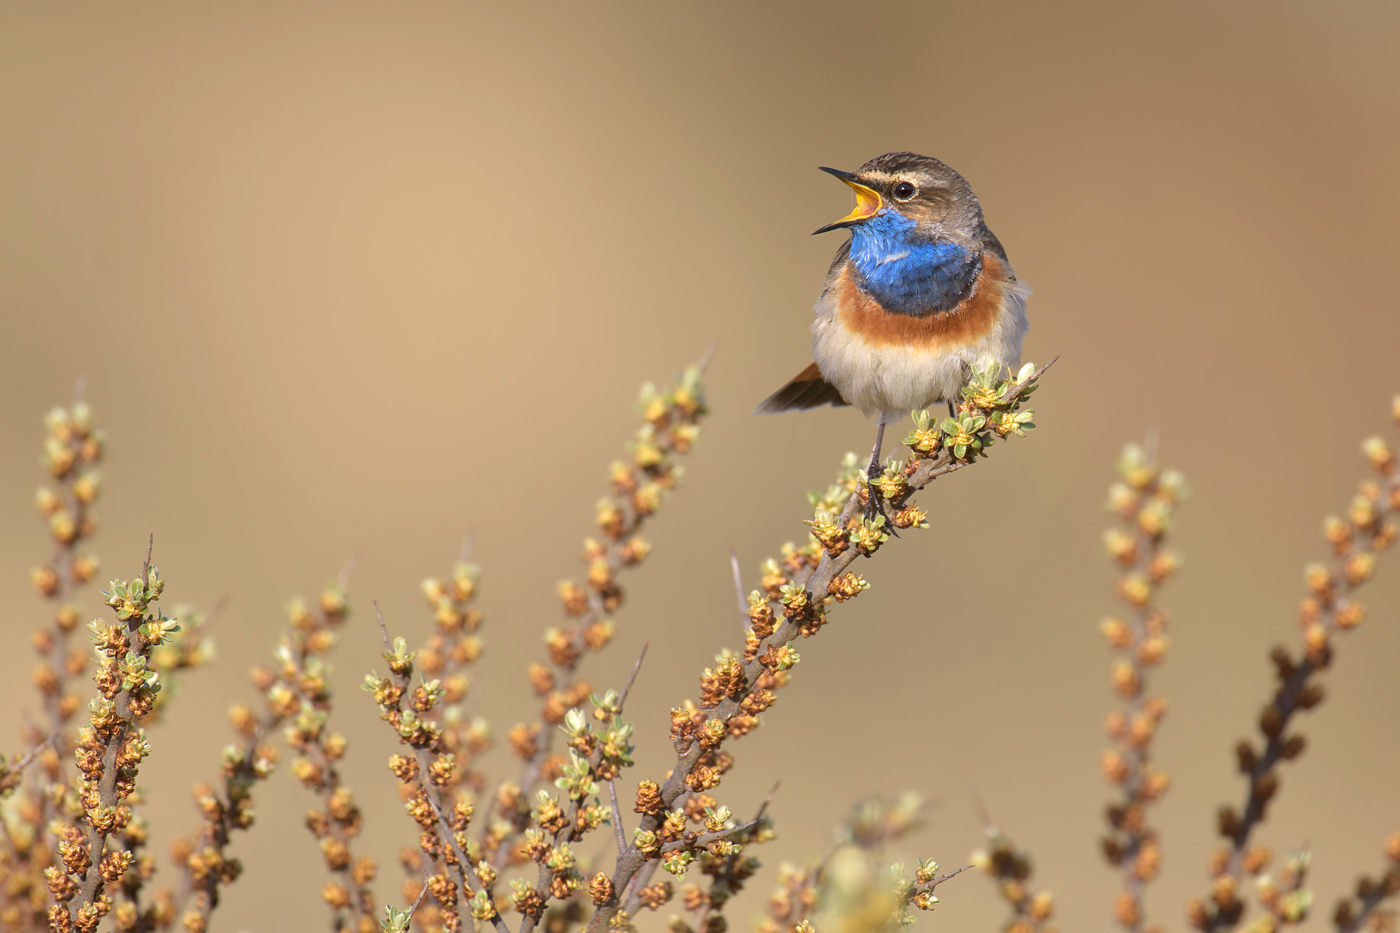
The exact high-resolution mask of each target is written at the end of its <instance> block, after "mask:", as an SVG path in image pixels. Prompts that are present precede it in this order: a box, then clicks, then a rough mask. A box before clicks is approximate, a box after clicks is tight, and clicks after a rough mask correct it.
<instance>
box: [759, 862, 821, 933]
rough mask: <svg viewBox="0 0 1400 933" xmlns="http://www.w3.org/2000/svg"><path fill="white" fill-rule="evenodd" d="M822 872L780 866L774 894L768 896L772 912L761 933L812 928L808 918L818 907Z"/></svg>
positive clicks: (788, 932)
mask: <svg viewBox="0 0 1400 933" xmlns="http://www.w3.org/2000/svg"><path fill="white" fill-rule="evenodd" d="M819 874H820V872H819V870H817V869H801V868H797V867H796V866H794V865H789V864H787V863H784V864H781V865H779V866H778V877H777V880H776V882H775V884H774V887H773V893H772V894H771V895H769V897H768V913H767V916H765V917H764V918H763V919H762V920H760V921H759V924H758V933H801V931H804V930H806V929H809V928H811V925H812V924H811V921H810V920H808V919H807V918H808V916H809V915H810V914H811V913H812V912H813V911H814V910H815V909H816V906H817V878H818V876H819Z"/></svg>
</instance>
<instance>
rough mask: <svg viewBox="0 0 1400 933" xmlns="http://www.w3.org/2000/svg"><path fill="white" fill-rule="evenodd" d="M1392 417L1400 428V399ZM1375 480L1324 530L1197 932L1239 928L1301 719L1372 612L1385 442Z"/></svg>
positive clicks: (1386, 528) (1388, 526)
mask: <svg viewBox="0 0 1400 933" xmlns="http://www.w3.org/2000/svg"><path fill="white" fill-rule="evenodd" d="M1393 415H1394V417H1395V420H1396V422H1397V425H1400V398H1397V399H1396V404H1395V406H1394V411H1393ZM1362 453H1363V454H1364V455H1365V456H1366V459H1367V461H1368V464H1369V465H1370V468H1371V473H1372V475H1371V477H1370V478H1369V479H1367V480H1365V481H1363V482H1362V483H1361V485H1360V488H1359V489H1358V490H1357V494H1356V496H1355V498H1353V499H1352V502H1351V506H1350V507H1349V508H1348V509H1347V512H1346V515H1345V517H1338V516H1332V517H1329V518H1328V519H1327V520H1326V521H1325V522H1324V523H1323V535H1324V536H1325V537H1326V539H1327V542H1328V544H1329V545H1331V548H1332V561H1331V564H1330V565H1323V564H1312V565H1309V566H1308V567H1307V568H1305V570H1304V573H1303V579H1304V584H1305V586H1306V588H1307V595H1306V596H1305V597H1304V598H1303V601H1302V605H1301V607H1300V609H1299V613H1298V624H1299V627H1300V628H1301V629H1302V635H1303V638H1302V640H1303V645H1302V648H1301V650H1299V651H1298V652H1297V653H1296V654H1295V653H1293V652H1290V651H1289V650H1288V649H1287V648H1285V647H1283V646H1282V645H1279V646H1276V647H1275V648H1274V649H1273V650H1272V651H1271V653H1270V660H1271V661H1272V662H1273V666H1274V673H1275V677H1276V683H1277V686H1276V687H1275V690H1274V694H1273V696H1272V697H1271V698H1270V700H1269V702H1268V703H1267V704H1266V705H1265V706H1264V709H1263V711H1262V712H1261V713H1260V714H1259V733H1260V741H1259V742H1258V743H1256V742H1251V741H1249V740H1247V739H1246V740H1242V741H1240V742H1239V744H1238V745H1237V746H1236V747H1235V758H1236V761H1237V764H1238V767H1239V771H1240V773H1241V774H1243V775H1244V777H1245V779H1246V781H1247V782H1248V786H1247V788H1246V793H1245V800H1244V804H1243V806H1242V807H1240V808H1238V809H1236V808H1235V807H1231V806H1224V807H1221V808H1220V810H1219V812H1218V814H1217V819H1216V826H1217V830H1218V832H1219V834H1220V835H1221V837H1222V838H1223V839H1224V841H1225V848H1224V849H1223V850H1222V851H1223V852H1225V853H1226V854H1225V856H1224V857H1223V858H1222V857H1220V856H1219V854H1218V853H1217V856H1216V857H1215V859H1214V860H1213V862H1212V870H1213V872H1216V873H1214V875H1213V877H1214V880H1213V881H1212V889H1211V896H1210V897H1209V899H1197V900H1193V901H1191V903H1190V904H1189V906H1188V918H1189V919H1190V922H1191V924H1192V925H1193V926H1194V927H1196V928H1197V929H1200V930H1204V931H1211V933H1214V931H1216V930H1220V929H1224V928H1226V927H1234V926H1237V925H1238V923H1239V921H1240V918H1241V917H1242V916H1243V914H1244V910H1245V905H1244V901H1243V899H1242V897H1241V894H1240V892H1239V888H1240V887H1241V884H1242V882H1243V879H1244V876H1245V874H1246V873H1248V871H1249V869H1248V860H1249V857H1250V855H1251V854H1252V853H1253V852H1256V851H1259V850H1258V849H1255V848H1251V838H1252V835H1253V832H1254V829H1255V827H1257V826H1258V825H1259V824H1260V823H1262V822H1263V821H1264V819H1265V818H1266V816H1267V814H1268V808H1269V805H1270V804H1271V803H1272V801H1273V800H1274V798H1275V797H1276V796H1277V794H1278V791H1279V786H1280V780H1279V771H1278V768H1279V765H1280V764H1282V763H1283V762H1285V761H1291V760H1292V759H1295V758H1297V757H1298V756H1299V755H1301V754H1302V753H1303V750H1304V748H1305V747H1306V743H1305V740H1304V738H1303V736H1302V735H1301V734H1300V733H1299V732H1297V731H1296V729H1294V728H1293V725H1294V717H1295V716H1296V715H1297V714H1298V713H1299V712H1300V711H1304V710H1310V709H1313V708H1314V707H1316V706H1317V705H1318V704H1320V703H1321V702H1322V700H1323V698H1324V696H1325V694H1324V692H1323V688H1322V685H1321V684H1320V683H1319V682H1318V681H1317V676H1318V675H1319V674H1320V673H1321V672H1322V671H1324V670H1326V669H1327V668H1328V667H1329V666H1330V665H1331V663H1332V656H1333V650H1334V648H1333V640H1334V638H1335V636H1337V635H1338V634H1341V633H1344V632H1347V631H1350V630H1351V629H1354V628H1356V627H1357V626H1358V625H1360V624H1361V622H1362V620H1363V618H1364V617H1365V609H1364V607H1363V606H1362V604H1361V603H1359V602H1357V601H1356V600H1355V599H1354V598H1353V594H1354V593H1355V591H1356V590H1357V589H1358V588H1359V587H1361V586H1363V585H1364V584H1365V583H1366V582H1367V581H1368V580H1370V579H1371V576H1372V575H1373V573H1374V572H1375V568H1376V564H1377V557H1378V555H1379V553H1380V552H1381V551H1383V550H1385V549H1387V548H1389V547H1390V546H1391V545H1392V544H1394V543H1395V540H1396V538H1397V537H1400V514H1397V513H1400V473H1397V470H1396V456H1395V453H1394V451H1393V450H1392V449H1391V447H1390V446H1389V445H1388V444H1387V443H1386V442H1385V441H1383V440H1382V439H1381V438H1379V437H1373V438H1370V439H1368V440H1367V441H1366V442H1365V443H1364V444H1362Z"/></svg>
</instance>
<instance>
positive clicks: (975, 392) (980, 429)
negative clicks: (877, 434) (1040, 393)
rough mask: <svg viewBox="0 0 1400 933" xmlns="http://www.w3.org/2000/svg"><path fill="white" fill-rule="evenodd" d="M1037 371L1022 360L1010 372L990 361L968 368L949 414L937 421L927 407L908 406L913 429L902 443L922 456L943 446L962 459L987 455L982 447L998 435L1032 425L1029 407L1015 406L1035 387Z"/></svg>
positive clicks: (1016, 432) (1029, 428)
mask: <svg viewBox="0 0 1400 933" xmlns="http://www.w3.org/2000/svg"><path fill="white" fill-rule="evenodd" d="M1039 372H1040V371H1038V370H1037V369H1036V366H1035V364H1034V363H1027V364H1026V365H1024V366H1022V367H1021V369H1020V371H1019V372H1018V373H1016V374H1015V376H1012V375H1011V371H1010V370H1009V369H1004V368H1003V367H1002V365H1001V364H1000V363H998V362H995V361H993V362H990V363H988V364H987V365H986V366H984V367H977V368H974V369H973V371H972V374H971V379H970V381H969V382H968V384H967V385H966V386H964V387H963V389H962V393H961V395H962V397H961V398H959V399H958V400H957V401H956V403H955V404H954V412H953V415H952V417H949V418H944V419H943V420H942V421H941V422H940V421H938V419H936V418H934V417H933V416H931V415H930V414H929V413H928V412H927V411H920V412H914V430H913V431H911V432H910V433H909V436H908V437H906V438H905V439H904V443H905V444H906V445H907V446H908V447H909V448H910V449H911V450H913V451H914V453H915V454H916V455H919V456H921V457H923V458H931V457H933V456H935V455H937V453H938V452H939V451H940V450H946V451H947V452H948V453H949V454H950V455H951V456H952V458H953V459H954V460H957V461H961V462H964V463H965V462H969V461H972V460H975V459H977V458H978V457H985V456H987V448H989V447H991V446H992V444H994V443H996V440H997V439H998V438H1004V437H1006V436H1008V435H1011V434H1014V435H1016V436H1017V437H1025V436H1026V433H1027V432H1028V431H1033V430H1035V421H1034V418H1035V410H1034V409H1031V408H1028V409H1025V410H1022V409H1021V406H1022V405H1023V404H1024V403H1025V402H1026V400H1027V399H1028V398H1030V396H1031V393H1033V392H1034V391H1035V390H1036V388H1037V387H1038V384H1037V381H1036V380H1037V377H1038V376H1039Z"/></svg>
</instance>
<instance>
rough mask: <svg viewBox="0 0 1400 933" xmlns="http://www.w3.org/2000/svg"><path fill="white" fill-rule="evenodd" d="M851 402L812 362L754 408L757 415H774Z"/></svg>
mask: <svg viewBox="0 0 1400 933" xmlns="http://www.w3.org/2000/svg"><path fill="white" fill-rule="evenodd" d="M848 404H850V403H849V402H847V401H846V400H845V399H843V398H842V397H841V393H840V392H838V391H836V386H834V385H832V384H831V383H829V382H827V381H826V379H825V378H824V377H823V376H822V371H821V370H820V369H818V368H817V364H816V363H812V364H811V365H810V366H808V367H807V368H806V369H804V370H802V372H800V373H798V374H797V375H796V376H794V377H793V378H792V379H790V380H789V381H788V384H787V385H785V386H783V387H782V388H781V389H779V390H778V391H776V392H774V393H773V394H772V395H770V396H768V397H767V398H766V399H764V400H763V401H761V402H759V403H758V407H757V408H755V409H754V410H753V413H754V414H755V415H774V414H777V413H778V412H780V411H805V410H806V409H808V408H820V407H821V406H822V405H848Z"/></svg>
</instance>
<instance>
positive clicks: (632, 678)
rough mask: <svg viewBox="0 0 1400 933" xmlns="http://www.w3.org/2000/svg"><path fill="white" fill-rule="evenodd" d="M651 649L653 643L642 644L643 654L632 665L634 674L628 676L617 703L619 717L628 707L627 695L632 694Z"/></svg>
mask: <svg viewBox="0 0 1400 933" xmlns="http://www.w3.org/2000/svg"><path fill="white" fill-rule="evenodd" d="M650 647H651V642H644V643H643V644H642V653H641V654H639V655H637V661H636V663H635V664H633V665H632V673H630V674H628V675H627V683H626V685H625V686H623V688H622V695H621V696H620V697H619V698H618V701H617V715H619V716H621V715H622V708H623V707H624V706H626V705H627V695H628V694H630V693H631V692H632V685H633V684H634V683H636V682H637V672H638V671H640V670H641V669H642V662H643V661H644V660H646V656H647V649H648V648H650Z"/></svg>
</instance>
